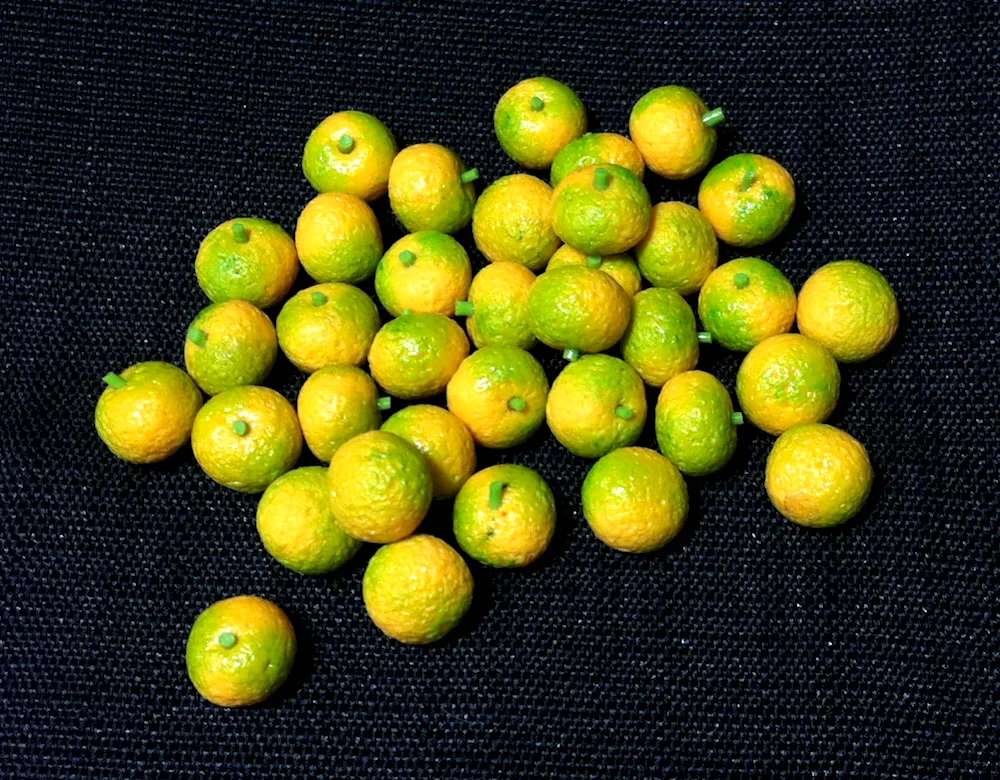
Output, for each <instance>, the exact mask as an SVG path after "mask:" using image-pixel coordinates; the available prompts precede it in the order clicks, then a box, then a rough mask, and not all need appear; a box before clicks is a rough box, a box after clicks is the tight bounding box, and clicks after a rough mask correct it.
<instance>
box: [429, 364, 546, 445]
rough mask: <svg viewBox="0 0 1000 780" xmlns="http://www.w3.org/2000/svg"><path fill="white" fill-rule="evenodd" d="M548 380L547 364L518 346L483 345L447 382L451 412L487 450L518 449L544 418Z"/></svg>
mask: <svg viewBox="0 0 1000 780" xmlns="http://www.w3.org/2000/svg"><path fill="white" fill-rule="evenodd" d="M548 394H549V380H548V378H547V377H546V376H545V371H544V370H542V365H541V363H539V362H538V361H537V360H535V358H534V357H532V356H531V354H529V353H528V352H525V351H524V350H523V349H519V348H518V347H509V346H494V347H483V349H480V350H477V351H476V352H473V353H472V354H471V355H469V356H468V357H467V358H466V359H465V360H463V361H462V365H460V366H459V367H458V371H456V372H455V376H453V377H452V378H451V381H450V382H449V383H448V408H449V409H450V410H451V411H452V412H453V413H454V414H455V415H456V416H457V417H458V418H459V419H460V420H461V421H462V422H464V423H465V424H466V426H467V427H468V428H469V430H470V431H471V432H472V437H473V438H474V439H475V440H476V442H477V443H479V444H481V445H482V446H484V447H492V448H504V447H515V446H517V445H518V444H521V443H523V442H524V441H525V440H527V439H528V437H529V436H531V434H533V433H534V432H535V431H537V430H538V428H539V427H540V426H541V424H542V422H543V421H544V420H545V399H546V398H547V397H548Z"/></svg>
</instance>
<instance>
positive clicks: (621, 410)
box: [615, 406, 635, 420]
mask: <svg viewBox="0 0 1000 780" xmlns="http://www.w3.org/2000/svg"><path fill="white" fill-rule="evenodd" d="M615 414H617V415H618V416H619V417H621V418H622V419H623V420H631V419H632V415H633V414H635V412H633V411H632V410H631V409H629V408H628V407H627V406H616V407H615Z"/></svg>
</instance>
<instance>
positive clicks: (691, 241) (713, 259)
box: [635, 201, 719, 295]
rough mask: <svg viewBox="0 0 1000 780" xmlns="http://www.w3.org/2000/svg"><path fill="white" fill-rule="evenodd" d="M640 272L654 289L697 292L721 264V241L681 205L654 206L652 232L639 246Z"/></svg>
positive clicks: (700, 217) (695, 211)
mask: <svg viewBox="0 0 1000 780" xmlns="http://www.w3.org/2000/svg"><path fill="white" fill-rule="evenodd" d="M635 256H636V259H637V260H638V261H639V270H640V271H641V272H642V275H643V276H645V277H646V278H647V279H648V280H649V283H650V284H652V285H653V286H654V287H666V288H667V289H668V290H674V291H676V292H679V293H680V294H681V295H691V293H695V292H698V290H699V289H700V288H701V286H702V284H704V283H705V280H706V279H707V278H708V275H709V274H710V273H712V271H713V270H715V266H716V265H717V264H718V262H719V241H718V239H716V237H715V232H714V231H713V230H712V226H711V225H710V224H709V222H708V220H707V219H705V217H704V216H703V215H702V213H701V212H700V211H698V209H696V208H695V207H694V206H689V205H688V204H687V203H681V202H680V201H670V202H669V203H657V204H656V205H655V206H653V212H652V219H651V221H650V223H649V231H648V232H647V233H646V235H645V236H644V237H643V239H642V241H640V242H639V243H638V245H636V248H635Z"/></svg>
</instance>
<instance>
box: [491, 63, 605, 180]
mask: <svg viewBox="0 0 1000 780" xmlns="http://www.w3.org/2000/svg"><path fill="white" fill-rule="evenodd" d="M493 127H494V129H495V130H496V134H497V140H498V141H500V145H501V146H502V147H503V150H504V151H505V152H507V154H509V155H510V156H511V157H513V158H514V160H516V161H517V162H518V163H520V164H521V165H523V166H524V167H525V168H548V167H549V166H550V165H551V164H552V161H553V160H554V159H555V157H556V155H557V154H558V153H559V151H560V150H561V149H562V148H563V147H565V146H566V144H568V143H569V142H570V141H573V140H575V139H577V138H579V137H580V136H581V135H583V134H584V133H585V132H586V130H587V110H586V109H585V108H584V107H583V103H582V102H581V101H580V98H578V97H577V95H576V93H575V92H574V91H573V90H571V89H570V88H569V87H567V86H566V85H565V84H562V83H560V82H558V81H556V80H555V79H551V78H548V77H547V76H537V77H535V78H530V79H525V80H524V81H522V82H520V83H518V84H515V85H514V86H513V87H511V88H510V89H509V90H507V92H505V93H504V95H503V97H501V98H500V100H499V101H498V102H497V106H496V110H495V111H494V112H493Z"/></svg>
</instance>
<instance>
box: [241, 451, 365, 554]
mask: <svg viewBox="0 0 1000 780" xmlns="http://www.w3.org/2000/svg"><path fill="white" fill-rule="evenodd" d="M257 533H258V534H259V535H260V539H261V541H262V542H263V543H264V548H265V549H266V550H267V551H268V552H269V553H270V554H271V555H272V556H273V557H274V559H275V560H276V561H277V562H278V563H280V564H281V565H282V566H285V567H287V568H289V569H291V570H292V571H294V572H298V573H299V574H326V573H328V572H331V571H333V570H334V569H338V568H340V567H341V566H343V565H344V564H345V563H347V562H348V561H349V560H351V558H353V557H354V556H355V554H356V553H357V552H358V550H360V549H361V542H360V541H358V540H357V539H355V538H354V537H352V536H348V535H347V533H346V532H345V531H344V529H343V528H341V527H340V525H339V524H338V523H337V521H336V520H335V519H334V517H333V512H332V511H331V510H330V491H329V488H328V485H327V473H326V469H325V468H323V467H322V466H306V467H305V468H301V469H293V470H292V471H289V472H288V473H287V474H283V475H281V476H280V477H278V478H277V479H276V480H274V482H272V483H271V484H270V485H268V488H267V490H265V491H264V495H263V496H261V499H260V503H259V504H258V505H257Z"/></svg>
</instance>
